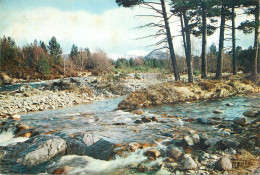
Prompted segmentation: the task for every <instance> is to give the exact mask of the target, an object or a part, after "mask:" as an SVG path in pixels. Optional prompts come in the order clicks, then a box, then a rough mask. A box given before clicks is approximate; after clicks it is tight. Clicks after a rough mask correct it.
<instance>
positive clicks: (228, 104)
mask: <svg viewBox="0 0 260 175" xmlns="http://www.w3.org/2000/svg"><path fill="white" fill-rule="evenodd" d="M226 106H234V104H233V103H227V104H226Z"/></svg>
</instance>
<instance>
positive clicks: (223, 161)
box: [215, 157, 232, 171]
mask: <svg viewBox="0 0 260 175" xmlns="http://www.w3.org/2000/svg"><path fill="white" fill-rule="evenodd" d="M215 168H216V169H217V170H220V171H228V170H232V163H231V161H230V159H229V158H228V157H221V158H220V159H219V160H218V161H217V162H216V164H215Z"/></svg>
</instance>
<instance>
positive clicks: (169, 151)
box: [166, 147, 183, 159]
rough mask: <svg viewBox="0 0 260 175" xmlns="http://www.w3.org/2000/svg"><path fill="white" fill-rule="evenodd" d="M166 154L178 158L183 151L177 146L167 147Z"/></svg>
mask: <svg viewBox="0 0 260 175" xmlns="http://www.w3.org/2000/svg"><path fill="white" fill-rule="evenodd" d="M166 156H167V157H170V158H173V159H179V158H181V157H182V156H183V152H182V151H181V150H180V149H179V148H176V147H168V148H167V149H166Z"/></svg>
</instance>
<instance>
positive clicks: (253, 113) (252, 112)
mask: <svg viewBox="0 0 260 175" xmlns="http://www.w3.org/2000/svg"><path fill="white" fill-rule="evenodd" d="M243 114H244V116H246V117H256V116H257V115H258V114H259V111H258V110H256V109H251V110H248V111H246V112H244V113H243Z"/></svg>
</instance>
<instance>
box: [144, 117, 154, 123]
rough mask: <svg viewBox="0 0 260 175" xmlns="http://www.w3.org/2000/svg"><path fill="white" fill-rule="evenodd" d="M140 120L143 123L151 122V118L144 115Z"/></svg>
mask: <svg viewBox="0 0 260 175" xmlns="http://www.w3.org/2000/svg"><path fill="white" fill-rule="evenodd" d="M142 122H144V123H150V122H152V119H151V118H149V117H146V116H145V117H143V118H142Z"/></svg>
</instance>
